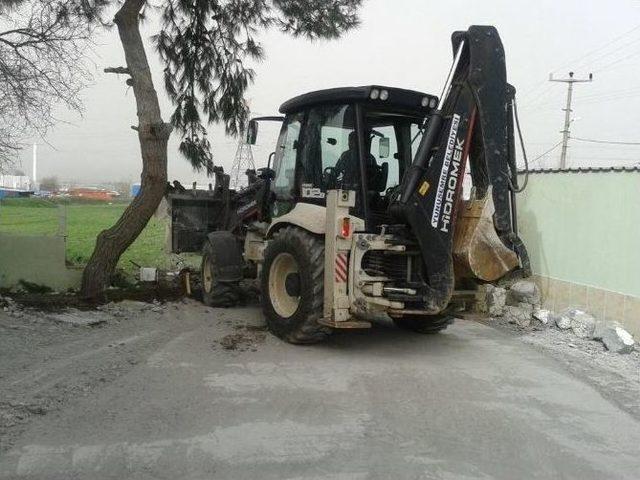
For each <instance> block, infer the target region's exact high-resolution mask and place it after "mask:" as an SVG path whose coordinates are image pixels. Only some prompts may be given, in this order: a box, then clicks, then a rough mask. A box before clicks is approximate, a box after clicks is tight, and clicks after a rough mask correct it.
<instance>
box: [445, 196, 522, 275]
mask: <svg viewBox="0 0 640 480" xmlns="http://www.w3.org/2000/svg"><path fill="white" fill-rule="evenodd" d="M493 213H494V206H493V200H492V196H491V192H490V191H489V192H488V194H487V195H485V196H484V198H482V199H472V200H465V201H462V202H460V210H459V211H458V218H457V220H456V221H457V225H456V231H455V236H454V239H453V259H454V268H455V272H456V277H457V278H478V279H480V280H485V281H487V282H492V281H495V280H498V279H499V278H501V277H503V276H504V275H506V274H507V273H508V272H509V271H511V270H513V269H514V268H516V267H517V266H519V264H520V262H519V260H518V256H517V255H516V253H515V252H514V251H513V250H511V249H509V248H508V247H507V246H505V244H504V243H503V242H502V241H501V240H500V238H499V237H498V234H497V233H496V230H495V228H494V226H493Z"/></svg>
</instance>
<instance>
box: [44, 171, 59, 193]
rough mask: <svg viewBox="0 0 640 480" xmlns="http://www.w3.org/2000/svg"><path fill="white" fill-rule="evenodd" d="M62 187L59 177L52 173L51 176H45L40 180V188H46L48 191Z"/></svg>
mask: <svg viewBox="0 0 640 480" xmlns="http://www.w3.org/2000/svg"><path fill="white" fill-rule="evenodd" d="M59 188H60V183H59V182H58V177H56V176H55V175H52V176H50V177H44V178H43V179H42V180H41V181H40V190H45V191H47V192H55V191H57V190H58V189H59Z"/></svg>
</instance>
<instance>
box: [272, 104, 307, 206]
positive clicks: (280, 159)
mask: <svg viewBox="0 0 640 480" xmlns="http://www.w3.org/2000/svg"><path fill="white" fill-rule="evenodd" d="M304 117H305V115H304V113H303V112H300V113H295V114H293V115H288V116H287V118H286V119H285V121H284V123H283V125H282V129H281V130H280V135H279V136H278V143H277V145H276V151H275V156H274V159H273V170H274V172H275V177H274V179H273V181H272V182H271V191H272V192H273V193H274V195H275V202H274V204H273V208H272V212H271V214H272V216H273V217H279V216H281V215H284V214H285V213H287V212H289V211H290V210H291V209H292V208H293V206H294V205H295V201H296V199H297V197H298V196H299V195H298V193H299V191H298V190H299V188H298V185H297V181H296V179H297V173H296V167H297V165H298V156H299V150H300V133H301V131H302V125H303V122H304Z"/></svg>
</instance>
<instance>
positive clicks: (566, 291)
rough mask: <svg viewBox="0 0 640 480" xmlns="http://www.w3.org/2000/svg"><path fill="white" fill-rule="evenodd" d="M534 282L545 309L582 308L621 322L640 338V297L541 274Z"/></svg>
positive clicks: (558, 310)
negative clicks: (538, 288)
mask: <svg viewBox="0 0 640 480" xmlns="http://www.w3.org/2000/svg"><path fill="white" fill-rule="evenodd" d="M533 279H534V280H535V282H536V283H537V284H538V286H539V287H540V291H541V293H542V302H543V307H544V308H547V309H549V310H553V311H556V312H560V311H562V310H564V309H565V308H580V309H582V310H584V311H586V312H589V313H591V314H592V315H594V316H595V317H596V318H598V319H602V320H606V321H617V322H620V323H622V324H623V325H624V326H625V327H626V328H627V329H628V330H629V331H630V332H631V333H632V334H633V335H634V336H635V337H636V338H638V339H640V298H638V297H636V296H633V295H624V294H622V293H618V292H612V291H610V290H604V289H602V288H597V287H592V286H588V285H581V284H579V283H573V282H567V281H564V280H558V279H555V278H549V277H544V276H540V275H534V277H533Z"/></svg>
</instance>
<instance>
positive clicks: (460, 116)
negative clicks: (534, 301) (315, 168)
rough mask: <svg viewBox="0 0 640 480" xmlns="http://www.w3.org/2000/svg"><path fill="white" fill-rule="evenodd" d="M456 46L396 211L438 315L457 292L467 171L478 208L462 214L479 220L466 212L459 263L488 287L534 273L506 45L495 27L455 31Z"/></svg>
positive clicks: (430, 307)
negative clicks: (507, 276) (519, 215)
mask: <svg viewBox="0 0 640 480" xmlns="http://www.w3.org/2000/svg"><path fill="white" fill-rule="evenodd" d="M452 41H453V50H454V62H453V66H452V69H451V72H450V74H449V78H448V79H447V82H446V84H445V88H444V92H443V95H442V97H441V99H440V103H439V105H438V108H437V109H436V110H435V111H434V112H433V113H432V115H430V117H429V119H428V123H427V125H426V127H425V128H426V130H425V133H424V135H423V137H422V140H421V143H420V145H419V147H418V151H417V153H416V156H415V158H414V161H413V163H412V165H411V167H410V168H409V169H408V170H407V173H406V174H405V177H404V178H403V182H402V188H401V194H400V197H399V200H398V203H397V204H396V205H394V211H395V212H396V214H398V215H399V216H401V217H402V218H403V219H404V220H405V221H406V222H407V223H408V224H409V225H410V226H411V229H412V231H413V232H414V234H415V236H416V238H417V240H418V243H419V245H420V249H421V252H422V256H423V261H424V264H425V267H426V271H427V277H428V284H429V285H428V286H427V287H426V289H425V291H424V292H423V295H424V300H425V303H426V306H427V310H428V311H432V312H433V313H438V312H440V311H442V310H444V309H445V308H446V306H447V305H448V304H449V301H450V299H451V295H452V293H453V288H454V283H455V273H454V254H453V252H454V237H455V236H456V235H455V233H456V228H457V225H456V218H457V217H458V213H459V212H458V211H457V210H458V208H460V206H461V205H463V204H462V203H461V201H460V196H461V192H462V181H463V178H464V174H465V169H466V168H467V165H468V166H469V168H470V174H471V178H472V181H473V186H474V187H475V188H474V192H475V199H472V201H475V202H476V204H475V206H474V205H473V204H471V203H470V204H468V205H463V208H467V207H469V208H470V209H474V211H475V213H471V214H468V215H466V216H465V214H467V213H469V212H460V213H462V215H461V217H460V218H462V219H463V220H462V222H461V223H464V225H462V227H464V228H461V230H460V231H461V234H462V235H463V237H464V238H460V239H456V242H455V243H456V246H457V255H456V257H457V258H458V260H459V261H460V262H462V263H463V264H464V265H463V267H466V268H464V269H465V270H466V271H467V272H468V273H470V274H471V275H472V276H475V277H480V278H481V279H485V280H495V279H496V278H498V277H499V276H502V275H503V274H504V273H506V272H507V271H509V270H511V269H513V268H514V267H517V266H519V267H520V271H521V272H524V273H525V274H528V270H529V261H528V256H527V252H526V249H525V248H524V245H523V243H522V241H521V240H520V239H519V237H518V236H517V233H516V232H517V224H516V221H515V196H514V193H515V192H514V191H515V189H516V188H517V172H516V166H515V148H514V135H513V110H512V102H513V98H514V94H515V90H514V89H513V87H512V86H511V85H509V84H508V83H507V78H506V68H505V59H504V49H503V46H502V42H501V41H500V37H499V35H498V32H497V30H496V29H495V28H494V27H490V26H472V27H470V28H469V30H467V31H461V32H455V33H454V34H453V36H452ZM467 159H468V161H467ZM478 202H480V203H478ZM490 203H492V204H493V205H492V206H491V205H490ZM487 204H489V205H487ZM487 215H491V218H492V221H490V222H487ZM483 216H484V219H483ZM425 220H426V221H425ZM479 257H480V258H479ZM483 258H484V261H483ZM465 259H466V261H465ZM485 266H486V267H489V269H487V268H485ZM488 270H491V271H488ZM483 276H486V277H491V278H482V277H483Z"/></svg>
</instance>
